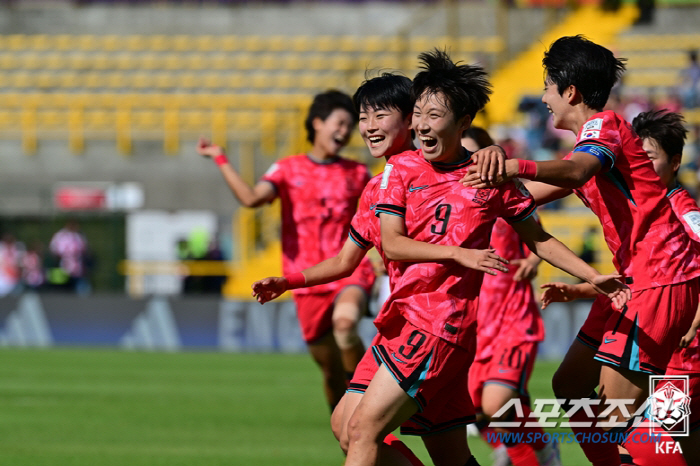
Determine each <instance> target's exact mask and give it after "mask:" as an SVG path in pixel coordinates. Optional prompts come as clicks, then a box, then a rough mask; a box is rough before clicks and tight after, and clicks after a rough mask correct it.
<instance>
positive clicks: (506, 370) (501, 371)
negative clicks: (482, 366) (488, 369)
mask: <svg viewBox="0 0 700 466" xmlns="http://www.w3.org/2000/svg"><path fill="white" fill-rule="evenodd" d="M498 372H499V373H500V374H505V373H506V372H510V369H498Z"/></svg>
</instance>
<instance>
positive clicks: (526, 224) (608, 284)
mask: <svg viewBox="0 0 700 466" xmlns="http://www.w3.org/2000/svg"><path fill="white" fill-rule="evenodd" d="M512 226H513V228H514V229H515V231H517V232H518V234H519V235H520V237H521V238H522V239H523V241H525V244H527V247H528V248H530V250H531V251H532V252H534V253H535V254H537V255H538V256H540V257H541V258H542V259H544V260H546V261H547V262H549V263H550V264H552V265H553V266H555V267H557V268H559V269H561V270H563V271H565V272H567V273H569V274H571V275H573V276H575V277H578V278H580V279H581V280H583V281H585V282H587V283H590V284H591V285H592V286H593V288H594V289H595V290H596V291H597V292H598V293H601V294H604V295H606V296H608V297H609V298H610V299H612V301H613V303H614V304H615V307H617V308H618V309H620V308H622V306H624V305H625V303H627V301H629V299H630V298H631V297H632V293H631V291H630V289H629V287H628V286H626V285H624V284H623V283H622V282H620V281H619V280H618V279H619V278H621V276H620V275H601V274H599V273H598V271H597V270H595V269H594V268H593V267H591V266H590V265H588V264H586V263H585V262H584V261H582V260H581V259H580V258H579V257H578V256H576V254H574V253H573V252H572V251H571V250H570V249H569V248H567V247H566V246H564V244H562V243H561V242H560V241H559V240H558V239H556V238H555V237H553V236H552V235H550V234H549V233H547V232H545V231H544V230H543V229H542V227H541V226H540V224H538V223H537V221H535V219H534V218H532V217H530V218H528V219H526V220H523V221H522V222H516V223H513V224H512Z"/></svg>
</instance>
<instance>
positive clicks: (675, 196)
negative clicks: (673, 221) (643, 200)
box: [666, 184, 700, 242]
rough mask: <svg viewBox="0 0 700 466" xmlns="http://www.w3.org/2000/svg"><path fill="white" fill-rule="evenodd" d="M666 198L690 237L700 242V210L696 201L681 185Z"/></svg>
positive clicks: (670, 191) (669, 192)
mask: <svg viewBox="0 0 700 466" xmlns="http://www.w3.org/2000/svg"><path fill="white" fill-rule="evenodd" d="M666 197H667V198H668V200H669V201H671V207H672V208H673V212H674V213H675V214H676V216H677V217H678V219H679V220H680V221H681V223H682V224H683V228H685V231H686V233H688V236H690V238H691V239H693V240H694V241H696V242H700V208H699V207H698V205H697V204H696V202H695V199H693V197H692V196H691V195H690V194H689V193H688V191H686V189H685V188H683V186H681V185H680V184H677V185H676V186H675V187H674V188H673V189H671V190H669V191H668V194H667V195H666Z"/></svg>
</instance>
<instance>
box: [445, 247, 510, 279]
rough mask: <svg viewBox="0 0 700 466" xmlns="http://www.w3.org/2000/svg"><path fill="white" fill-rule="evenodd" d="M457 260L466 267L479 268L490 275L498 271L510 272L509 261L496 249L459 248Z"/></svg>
mask: <svg viewBox="0 0 700 466" xmlns="http://www.w3.org/2000/svg"><path fill="white" fill-rule="evenodd" d="M455 261H456V262H457V263H459V264H460V265H463V266H464V267H468V268H470V269H474V270H478V271H479V272H484V273H487V274H489V275H497V273H498V272H497V271H501V272H508V267H506V266H505V264H508V261H507V260H506V259H504V258H502V257H501V256H499V255H498V254H496V250H495V249H466V248H457V254H456V256H455Z"/></svg>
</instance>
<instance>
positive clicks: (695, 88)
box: [679, 50, 700, 108]
mask: <svg viewBox="0 0 700 466" xmlns="http://www.w3.org/2000/svg"><path fill="white" fill-rule="evenodd" d="M688 61H689V62H690V63H689V64H688V67H687V68H686V69H684V70H683V71H681V83H680V86H679V91H680V95H681V98H682V99H683V105H684V106H685V108H695V107H697V106H699V105H700V64H698V52H697V51H696V50H691V51H690V52H688Z"/></svg>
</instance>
